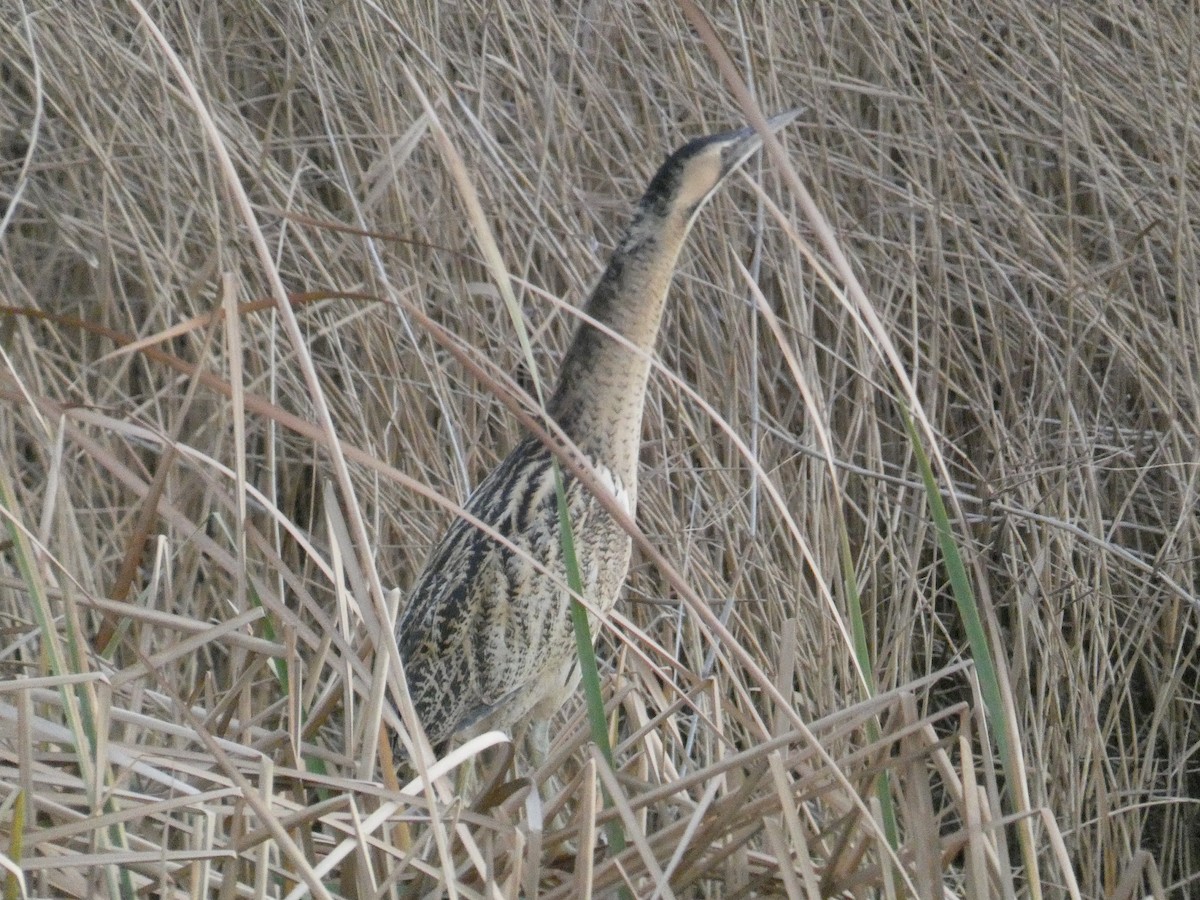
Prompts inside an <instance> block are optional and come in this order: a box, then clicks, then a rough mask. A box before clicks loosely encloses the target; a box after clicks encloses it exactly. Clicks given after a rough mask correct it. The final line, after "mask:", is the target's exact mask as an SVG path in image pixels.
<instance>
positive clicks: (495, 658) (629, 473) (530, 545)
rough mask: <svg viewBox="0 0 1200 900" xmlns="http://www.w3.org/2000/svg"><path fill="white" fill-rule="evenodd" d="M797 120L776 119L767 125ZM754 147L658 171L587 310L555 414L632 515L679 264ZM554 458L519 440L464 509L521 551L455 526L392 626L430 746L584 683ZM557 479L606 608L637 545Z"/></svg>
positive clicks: (587, 578)
mask: <svg viewBox="0 0 1200 900" xmlns="http://www.w3.org/2000/svg"><path fill="white" fill-rule="evenodd" d="M798 112H799V111H798V110H796V111H793V112H788V113H784V114H782V115H779V116H776V117H774V118H773V119H771V120H770V121H769V123H768V124H769V127H770V129H771V130H772V131H775V130H778V129H779V128H782V127H783V126H784V125H786V124H787V123H788V122H790V121H792V119H794V118H795V117H796V115H797V114H798ZM761 145H762V138H761V137H760V135H759V133H758V132H756V131H755V130H754V129H750V128H747V129H744V130H741V131H733V132H727V133H723V134H716V135H711V136H709V137H702V138H697V139H696V140H693V141H691V142H690V143H687V144H684V145H683V146H682V147H681V148H679V149H678V150H676V151H675V152H674V153H672V154H671V155H670V156H669V157H668V158H667V160H666V162H664V163H663V164H662V166H661V167H660V168H659V170H658V171H657V172H656V173H655V175H654V177H653V178H652V179H651V180H650V184H649V186H648V187H647V188H646V193H645V194H644V195H643V197H642V199H641V201H640V202H639V203H638V205H637V209H636V211H635V213H634V215H633V219H632V222H631V223H630V225H629V227H628V229H627V230H626V232H625V235H624V237H623V238H622V240H621V242H620V244H619V245H618V246H617V249H616V251H615V252H614V253H613V255H612V258H611V259H610V260H609V262H608V266H607V268H606V269H605V270H604V274H603V275H602V276H601V278H600V281H599V283H598V284H597V285H596V288H595V290H594V291H593V292H592V295H591V297H590V299H589V300H588V302H587V305H586V306H585V307H584V312H585V313H586V316H587V319H590V320H593V321H594V322H595V323H598V324H599V325H600V326H603V327H597V325H596V324H592V322H591V321H587V319H585V320H581V323H580V325H579V327H578V328H577V330H576V332H575V335H574V338H573V339H572V341H571V344H570V347H569V348H568V350H567V354H566V356H565V358H564V359H563V362H562V368H561V370H560V373H559V376H558V381H557V384H556V386H555V389H554V393H553V395H552V396H551V399H550V401H549V402H548V403H547V405H546V413H547V414H548V415H549V416H550V417H551V418H553V419H554V420H555V421H556V422H557V423H558V425H559V426H560V427H561V428H562V430H563V432H564V433H565V434H566V435H567V437H569V438H570V439H571V440H572V441H573V442H574V443H575V444H576V446H577V447H578V448H579V449H580V450H581V451H582V452H583V454H584V455H585V456H586V458H587V461H588V462H589V463H590V464H591V466H592V467H593V468H594V470H595V472H596V473H597V474H598V476H599V481H600V482H601V483H602V485H603V488H604V489H605V490H607V491H609V492H610V493H611V494H612V495H613V496H614V497H615V498H616V500H617V502H618V503H619V504H620V506H621V507H622V508H624V509H625V510H627V511H628V512H629V514H630V515H633V514H634V511H635V510H636V508H637V470H638V450H639V447H640V444H641V432H642V412H643V409H644V407H645V397H646V382H647V379H648V378H649V375H650V353H651V352H653V349H654V345H655V341H656V338H657V337H658V331H659V325H660V323H661V322H662V314H663V305H664V303H665V301H666V297H667V289H668V287H669V285H670V282H671V278H672V275H673V273H674V270H675V264H676V261H677V259H678V257H679V253H680V250H681V249H682V247H683V243H684V240H685V239H686V238H687V235H688V232H689V231H690V230H691V227H692V224H693V223H694V222H695V220H696V216H697V214H698V213H699V212H700V210H701V208H702V207H703V206H704V204H705V203H707V202H708V200H709V198H711V197H712V196H713V194H714V193H715V192H716V190H717V188H718V187H720V185H721V184H722V182H724V181H725V179H726V178H728V177H729V175H730V174H731V173H732V172H734V171H735V170H736V169H737V168H738V167H739V166H740V165H741V164H742V163H743V162H745V161H746V160H747V159H748V158H749V157H750V156H751V154H753V153H754V152H755V151H756V150H758V148H759V147H760V146H761ZM604 328H607V329H609V331H611V332H613V333H615V334H617V335H620V336H621V337H622V338H623V339H624V340H623V341H622V340H616V339H614V338H613V337H612V336H611V335H610V334H609V333H606V332H605V331H604V330H603V329H604ZM553 460H554V456H553V454H552V453H551V451H550V450H549V449H547V448H546V446H545V445H544V444H543V442H542V441H541V440H540V439H539V438H537V437H535V436H533V435H529V436H526V437H525V439H524V440H522V441H521V442H520V443H519V444H518V445H517V447H516V448H515V449H514V450H513V451H512V452H511V453H509V455H508V457H507V458H505V459H504V461H503V462H501V463H500V465H499V466H497V467H496V469H495V470H494V471H492V472H491V474H489V475H488V476H487V478H485V479H484V480H483V482H482V483H480V485H479V487H478V488H477V489H476V490H475V491H474V492H473V493H472V494H471V496H470V498H469V499H468V500H467V503H466V506H465V510H466V511H467V512H468V513H469V514H470V515H471V516H472V517H474V518H475V519H477V520H479V521H481V522H483V523H485V524H486V525H488V526H489V527H490V528H491V529H493V530H494V531H495V532H497V533H499V534H500V535H503V536H504V537H505V538H506V539H507V540H508V541H509V542H510V543H511V544H512V545H513V546H515V547H516V548H518V550H519V551H520V552H515V551H514V550H513V549H512V547H509V546H506V545H505V544H503V543H501V542H499V541H497V540H496V539H495V538H494V537H493V536H491V535H490V534H488V533H487V532H486V531H484V530H482V529H480V528H478V527H477V526H475V525H473V524H471V523H470V522H468V520H467V519H465V518H461V517H460V518H457V519H456V520H455V521H454V522H453V523H452V524H451V525H450V527H449V528H448V530H447V531H446V533H445V534H444V535H443V536H442V538H441V540H440V541H439V542H438V543H437V545H436V547H435V549H434V550H433V552H432V553H431V554H430V556H429V559H428V560H427V562H426V563H425V567H424V569H423V570H422V572H421V574H420V576H419V577H418V578H417V581H416V586H415V587H414V588H413V589H412V591H411V594H410V597H409V599H408V601H407V603H406V605H405V607H404V611H403V613H402V615H401V616H400V619H399V621H398V622H397V625H396V640H397V641H398V643H399V647H400V657H401V659H402V660H403V662H404V669H405V674H406V676H407V680H408V689H409V693H410V695H411V697H412V701H413V705H414V706H415V708H416V711H417V714H418V715H419V716H420V719H421V723H422V725H423V726H424V728H425V731H426V733H427V735H428V737H429V739H430V741H431V743H432V744H433V746H434V747H435V748H444V745H445V743H446V742H447V741H448V740H449V739H450V738H451V737H453V736H455V735H456V734H463V735H464V736H465V735H466V734H474V733H482V732H483V731H485V730H490V729H493V728H495V729H501V730H511V729H512V728H514V727H515V726H517V725H518V724H524V723H533V724H535V725H536V724H537V723H545V722H546V720H548V719H549V717H550V716H551V715H552V714H553V713H554V712H555V711H556V710H557V709H558V708H559V706H560V705H561V704H562V703H563V701H564V700H566V698H567V697H568V696H570V693H571V692H572V691H573V690H574V688H575V685H576V683H577V681H578V667H577V666H576V665H575V659H576V644H575V639H574V636H573V629H572V620H571V612H570V598H569V595H568V594H567V593H566V592H565V591H564V590H563V588H562V587H561V585H563V584H565V583H566V569H565V564H564V562H563V558H562V548H561V534H560V527H559V516H558V501H557V494H556V488H555V478H556V474H555V466H554V464H553ZM561 477H562V479H563V485H564V488H565V496H566V505H567V508H568V511H569V517H570V523H571V531H572V534H573V538H574V546H575V553H576V559H577V562H578V567H579V573H580V577H581V579H582V582H583V589H584V594H585V595H586V596H587V597H588V599H589V600H590V601H591V603H592V604H593V605H594V607H595V608H597V609H599V610H600V611H601V612H606V611H607V610H609V609H611V608H612V606H613V604H614V603H615V602H616V599H617V594H618V592H619V590H620V588H621V585H622V582H623V581H624V580H625V576H626V574H627V573H628V570H629V556H630V550H631V546H632V543H631V539H630V537H629V535H628V534H627V533H626V532H625V530H624V529H623V528H621V527H620V526H619V525H618V524H617V523H616V522H615V521H614V520H613V518H612V517H611V516H610V515H609V514H608V512H607V511H606V510H605V509H604V507H603V506H602V504H601V503H600V501H599V500H597V498H596V496H595V495H594V494H593V493H592V492H591V491H590V490H589V489H588V488H587V487H586V486H585V485H584V484H582V483H581V482H580V481H579V480H578V479H576V478H574V477H572V476H571V475H570V474H569V473H568V472H567V471H566V470H565V468H564V469H563V470H562V476H561ZM531 560H536V561H537V562H538V563H540V564H541V566H542V567H543V568H544V570H545V571H539V569H538V568H537V567H536V566H535V565H534V563H533V562H531ZM546 572H548V573H550V574H549V575H547V574H546ZM545 735H546V732H545V730H544V724H543V726H542V728H537V729H535V731H534V746H535V750H540V751H541V753H542V754H544V752H545ZM539 737H540V738H541V740H539V739H538V738H539ZM539 745H540V746H539Z"/></svg>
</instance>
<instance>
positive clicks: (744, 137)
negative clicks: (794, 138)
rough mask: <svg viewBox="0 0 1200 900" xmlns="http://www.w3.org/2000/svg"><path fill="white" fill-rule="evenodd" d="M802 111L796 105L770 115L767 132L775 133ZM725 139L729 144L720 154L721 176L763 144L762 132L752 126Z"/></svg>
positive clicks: (802, 108)
mask: <svg viewBox="0 0 1200 900" xmlns="http://www.w3.org/2000/svg"><path fill="white" fill-rule="evenodd" d="M802 112H804V107H802V106H798V107H796V108H795V109H789V110H788V111H787V112H782V113H779V114H778V115H775V116H771V118H769V119H767V132H768V133H770V134H775V133H776V132H777V131H779V130H780V129H782V128H784V127H786V126H787V125H790V124H791V123H792V122H794V121H795V120H796V119H797V117H799V115H800V113H802ZM727 140H728V141H729V144H728V145H727V146H726V147H725V151H724V152H723V153H722V154H721V156H722V157H723V165H722V169H723V170H724V171H723V172H722V176H724V175H726V174H728V173H730V172H732V171H733V170H734V169H736V168H737V167H738V166H740V165H741V164H742V163H744V162H745V161H746V160H747V159H749V158H750V157H751V156H752V155H753V154H754V152H755V151H756V150H758V149H759V148H760V147H761V146H762V145H763V135H762V132H760V131H759V130H758V129H756V128H753V127H750V128H743V129H742V130H741V131H734V132H732V133H730V134H729V136H728V138H727Z"/></svg>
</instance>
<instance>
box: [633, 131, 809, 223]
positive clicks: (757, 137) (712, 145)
mask: <svg viewBox="0 0 1200 900" xmlns="http://www.w3.org/2000/svg"><path fill="white" fill-rule="evenodd" d="M800 112H801V110H800V109H793V110H789V111H788V112H785V113H780V114H779V115H777V116H773V117H772V118H770V119H768V120H767V128H768V129H769V130H770V131H771V133H774V132H776V131H778V130H779V129H781V128H783V127H784V126H785V125H787V124H788V123H790V122H792V121H793V120H794V119H795V118H796V117H797V116H798V115H799V114H800ZM762 143H763V139H762V135H761V134H760V133H759V132H758V131H757V130H755V129H754V128H742V129H740V130H738V131H726V132H722V133H721V134H712V135H708V136H707V137H700V138H696V139H695V140H693V141H689V142H688V143H686V144H684V145H683V146H682V147H680V148H679V149H678V150H676V151H675V152H674V153H672V154H671V155H670V156H669V157H667V160H666V162H664V163H663V164H662V166H660V167H659V170H658V172H657V173H655V175H654V177H653V178H652V179H651V180H650V184H649V186H648V187H647V188H646V193H645V195H643V197H642V200H641V203H639V204H638V206H639V212H640V213H641V214H642V215H644V216H650V217H654V218H658V219H668V218H671V217H674V216H679V217H680V218H681V222H680V224H682V225H683V226H684V229H685V231H686V230H687V229H688V228H690V227H691V224H692V222H693V221H694V220H695V218H696V215H697V213H699V212H700V210H701V209H702V208H703V207H704V204H705V203H707V202H708V200H709V198H710V197H712V195H713V194H714V193H715V192H716V190H717V188H718V187H720V186H721V184H722V182H724V181H725V179H726V178H728V177H729V176H730V175H731V174H732V173H733V172H735V171H737V169H738V167H739V166H741V165H742V163H744V162H745V161H746V160H747V159H749V158H750V157H751V156H752V155H753V154H754V152H755V151H756V150H758V149H759V148H760V147H761V146H762Z"/></svg>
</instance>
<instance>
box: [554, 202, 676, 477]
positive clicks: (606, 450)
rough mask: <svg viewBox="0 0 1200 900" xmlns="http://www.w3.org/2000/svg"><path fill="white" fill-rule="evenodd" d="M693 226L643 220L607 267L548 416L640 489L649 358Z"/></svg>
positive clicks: (643, 217)
mask: <svg viewBox="0 0 1200 900" xmlns="http://www.w3.org/2000/svg"><path fill="white" fill-rule="evenodd" d="M689 225H690V221H687V220H683V219H676V217H671V218H668V219H667V220H665V221H664V220H663V219H662V218H655V217H652V216H647V215H644V214H642V215H639V216H638V217H637V218H635V220H634V222H633V224H632V225H631V226H630V228H629V231H628V233H627V234H626V236H625V238H624V240H622V242H621V245H620V246H619V247H618V248H617V250H616V252H615V253H614V254H613V256H612V259H611V260H610V261H609V264H608V268H607V269H605V271H604V274H603V276H601V278H600V282H599V283H598V284H597V285H596V289H595V290H594V291H593V292H592V296H591V298H590V299H589V300H588V302H587V305H586V306H585V307H584V312H585V313H586V314H587V315H588V316H589V317H590V318H591V319H594V320H595V321H596V322H597V323H599V324H600V325H602V326H604V327H605V328H607V329H608V330H609V331H611V332H613V333H615V334H617V335H620V336H621V337H622V338H624V340H623V341H618V340H615V339H614V338H613V337H611V336H610V335H609V334H606V333H605V332H604V331H602V330H601V329H600V328H597V327H596V326H595V325H593V324H591V322H587V321H585V322H581V323H580V325H579V328H578V329H577V330H576V332H575V337H574V339H573V340H572V341H571V345H570V347H569V348H568V350H567V354H566V356H565V357H564V358H563V364H562V369H561V371H560V374H559V378H558V384H557V386H556V387H555V390H554V395H553V397H552V398H551V400H550V403H549V404H548V410H547V411H548V412H549V413H550V415H551V416H552V417H553V418H554V419H555V420H556V421H557V422H558V423H559V425H560V426H561V427H562V428H563V429H564V431H566V433H567V434H568V436H570V437H571V439H572V440H573V441H575V443H577V444H578V445H579V447H580V449H582V450H583V451H584V452H585V453H587V454H588V455H590V456H591V457H592V458H593V459H594V460H597V461H600V462H603V463H604V465H606V466H608V467H609V468H611V469H612V470H613V474H615V475H616V476H617V477H618V478H620V479H621V480H622V481H623V482H624V483H626V484H628V485H631V486H632V485H633V484H635V483H636V477H637V458H638V449H639V447H640V444H641V432H642V410H643V408H644V406H645V395H646V382H647V379H648V378H649V376H650V355H651V354H652V353H653V351H654V345H655V342H656V340H657V338H658V330H659V325H660V324H661V322H662V315H663V305H664V304H665V302H666V299H667V289H668V288H669V287H670V284H671V276H672V274H673V272H674V269H675V262H676V260H677V259H678V257H679V251H680V249H681V248H682V246H683V242H684V239H685V238H686V237H687V232H688V230H689V229H688V226H689Z"/></svg>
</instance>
